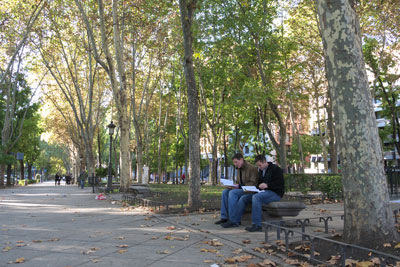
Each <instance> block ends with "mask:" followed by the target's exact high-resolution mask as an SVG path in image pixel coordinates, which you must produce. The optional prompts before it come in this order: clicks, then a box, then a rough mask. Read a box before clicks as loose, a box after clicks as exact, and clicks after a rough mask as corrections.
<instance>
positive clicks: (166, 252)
mask: <svg viewBox="0 0 400 267" xmlns="http://www.w3.org/2000/svg"><path fill="white" fill-rule="evenodd" d="M169 253H171V252H170V251H169V250H167V249H166V250H163V251H157V254H169Z"/></svg>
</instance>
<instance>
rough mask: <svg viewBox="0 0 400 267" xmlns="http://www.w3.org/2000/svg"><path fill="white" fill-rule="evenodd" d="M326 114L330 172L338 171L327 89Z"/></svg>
mask: <svg viewBox="0 0 400 267" xmlns="http://www.w3.org/2000/svg"><path fill="white" fill-rule="evenodd" d="M326 111H327V114H328V122H327V123H328V125H327V126H328V127H327V130H328V133H329V155H330V159H331V172H332V173H338V152H337V149H336V138H335V130H334V127H333V125H334V123H333V120H334V118H333V109H332V98H331V94H330V90H328V107H327V110H326Z"/></svg>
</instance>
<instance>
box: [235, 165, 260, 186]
mask: <svg viewBox="0 0 400 267" xmlns="http://www.w3.org/2000/svg"><path fill="white" fill-rule="evenodd" d="M240 175H241V176H242V180H240ZM236 183H238V184H239V185H257V167H256V166H254V165H251V164H250V163H248V162H247V161H244V162H243V165H242V167H241V168H238V169H236Z"/></svg>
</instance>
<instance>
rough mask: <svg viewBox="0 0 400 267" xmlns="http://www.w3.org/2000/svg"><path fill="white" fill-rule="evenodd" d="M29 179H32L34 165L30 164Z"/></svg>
mask: <svg viewBox="0 0 400 267" xmlns="http://www.w3.org/2000/svg"><path fill="white" fill-rule="evenodd" d="M28 179H32V164H28Z"/></svg>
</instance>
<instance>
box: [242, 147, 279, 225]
mask: <svg viewBox="0 0 400 267" xmlns="http://www.w3.org/2000/svg"><path fill="white" fill-rule="evenodd" d="M255 162H256V165H257V167H258V168H259V174H258V186H257V188H258V189H260V190H263V191H261V192H259V193H255V194H253V195H252V198H251V203H252V204H251V221H252V226H250V227H246V230H247V231H249V232H260V231H261V230H262V227H261V221H262V205H263V204H268V203H270V202H274V201H279V200H281V198H282V197H283V194H284V192H285V180H284V178H283V171H282V169H281V168H280V167H279V166H278V165H275V164H273V163H271V162H267V160H266V159H265V156H264V155H258V156H256V159H255ZM244 200H246V199H244ZM247 204H248V203H244V201H239V202H238V210H243V212H244V210H245V209H246V205H247ZM242 214H243V213H242Z"/></svg>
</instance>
